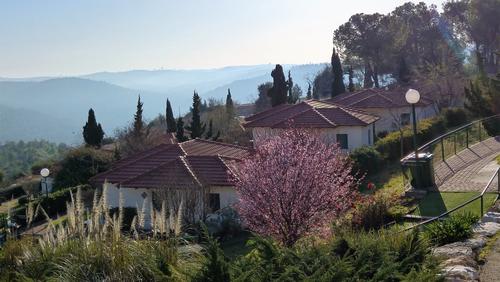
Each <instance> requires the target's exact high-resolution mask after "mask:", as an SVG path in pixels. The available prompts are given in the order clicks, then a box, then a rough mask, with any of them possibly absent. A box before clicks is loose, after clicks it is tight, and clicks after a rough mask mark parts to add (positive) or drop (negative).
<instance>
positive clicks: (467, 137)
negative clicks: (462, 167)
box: [465, 127, 469, 148]
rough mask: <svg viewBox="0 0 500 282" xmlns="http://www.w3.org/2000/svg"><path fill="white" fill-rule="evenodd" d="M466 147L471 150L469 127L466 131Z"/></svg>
mask: <svg viewBox="0 0 500 282" xmlns="http://www.w3.org/2000/svg"><path fill="white" fill-rule="evenodd" d="M465 146H466V148H469V128H468V127H467V128H466V129H465Z"/></svg>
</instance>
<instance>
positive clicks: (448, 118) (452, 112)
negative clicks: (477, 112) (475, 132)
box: [443, 108, 467, 128]
mask: <svg viewBox="0 0 500 282" xmlns="http://www.w3.org/2000/svg"><path fill="white" fill-rule="evenodd" d="M443 116H444V123H445V125H446V127H449V128H451V127H456V126H460V125H464V124H465V123H466V122H467V112H466V111H465V110H464V109H462V108H448V109H446V110H444V113H443Z"/></svg>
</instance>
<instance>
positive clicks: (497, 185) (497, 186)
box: [403, 168, 500, 231]
mask: <svg viewBox="0 0 500 282" xmlns="http://www.w3.org/2000/svg"><path fill="white" fill-rule="evenodd" d="M499 171H500V168H498V169H497V170H496V171H495V174H493V176H492V177H491V178H490V180H489V181H488V184H486V186H485V187H484V189H483V191H481V194H479V195H477V196H475V197H472V198H471V199H470V200H468V201H466V202H465V203H463V204H460V205H458V206H457V207H455V208H453V209H451V210H449V211H447V212H445V213H443V214H441V215H439V216H436V217H433V218H431V219H427V220H425V221H422V222H420V223H418V224H415V225H413V226H410V227H407V228H405V229H403V231H408V230H412V229H415V228H419V227H421V226H424V225H426V224H429V223H431V222H434V221H436V220H440V219H442V218H444V217H446V216H448V215H449V214H451V213H453V212H455V211H458V210H460V209H462V208H463V207H466V206H468V205H470V204H472V203H474V202H476V201H480V209H481V216H482V215H484V195H485V194H486V193H488V191H490V193H491V192H492V193H495V194H496V197H495V202H496V201H497V200H498V197H499V195H500V176H499ZM495 180H496V182H495Z"/></svg>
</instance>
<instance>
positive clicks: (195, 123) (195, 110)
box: [186, 91, 205, 139]
mask: <svg viewBox="0 0 500 282" xmlns="http://www.w3.org/2000/svg"><path fill="white" fill-rule="evenodd" d="M201 107H202V104H201V99H200V96H199V95H198V93H196V91H195V92H194V94H193V107H192V108H191V115H192V116H191V124H190V125H189V127H186V129H187V130H189V131H191V138H192V139H195V138H199V137H201V136H202V135H203V132H205V125H204V124H203V123H202V122H201V115H200V113H201V110H200V108H201Z"/></svg>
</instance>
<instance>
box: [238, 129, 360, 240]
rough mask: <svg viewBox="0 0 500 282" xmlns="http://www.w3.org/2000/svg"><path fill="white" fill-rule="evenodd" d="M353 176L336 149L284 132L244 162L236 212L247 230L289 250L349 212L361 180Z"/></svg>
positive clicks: (307, 133)
mask: <svg viewBox="0 0 500 282" xmlns="http://www.w3.org/2000/svg"><path fill="white" fill-rule="evenodd" d="M351 170H352V165H351V162H350V160H349V159H348V157H347V155H345V154H344V153H342V152H341V151H340V149H339V147H338V146H337V145H328V144H325V143H324V142H323V141H322V140H321V139H320V138H319V136H317V135H315V134H311V132H310V131H301V130H298V129H286V130H284V131H283V132H282V133H281V134H279V135H278V136H275V137H272V138H270V139H268V140H267V141H265V142H264V143H263V144H261V145H260V146H258V147H257V149H256V152H255V154H254V155H253V156H252V157H251V158H249V159H247V160H245V161H243V162H242V164H241V166H240V167H239V171H238V181H237V185H236V190H237V193H238V195H239V202H238V204H237V210H238V212H239V214H240V216H241V217H242V219H243V220H244V222H245V223H246V224H247V225H248V227H249V228H250V229H251V230H253V231H254V232H256V233H258V234H261V235H266V236H271V237H273V238H275V239H277V240H279V241H280V242H282V243H283V244H284V245H286V246H291V245H293V244H294V243H295V242H296V241H297V240H298V239H300V238H301V237H302V236H304V235H307V234H311V233H312V232H317V231H321V230H324V228H325V227H327V226H328V224H330V223H331V222H332V221H333V220H334V219H335V218H336V217H338V216H339V215H340V214H341V213H342V212H344V211H346V210H347V209H349V208H351V207H352V205H353V202H354V201H355V200H356V198H357V196H358V193H357V186H358V185H359V180H357V179H356V178H355V177H353V176H352V174H351Z"/></svg>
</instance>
